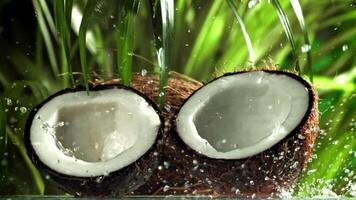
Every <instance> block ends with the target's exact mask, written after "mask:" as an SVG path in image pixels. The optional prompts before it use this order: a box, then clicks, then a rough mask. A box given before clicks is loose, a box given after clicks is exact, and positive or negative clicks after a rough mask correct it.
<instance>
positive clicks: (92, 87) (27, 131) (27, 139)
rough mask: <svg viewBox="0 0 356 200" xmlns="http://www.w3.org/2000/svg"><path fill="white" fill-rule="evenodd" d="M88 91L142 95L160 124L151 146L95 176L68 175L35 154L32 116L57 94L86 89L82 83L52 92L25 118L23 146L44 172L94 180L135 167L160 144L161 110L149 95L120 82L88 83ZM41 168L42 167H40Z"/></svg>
mask: <svg viewBox="0 0 356 200" xmlns="http://www.w3.org/2000/svg"><path fill="white" fill-rule="evenodd" d="M88 88H89V92H90V91H99V90H108V89H126V90H129V91H131V92H134V93H135V94H137V95H139V96H140V97H142V98H143V99H144V100H145V101H146V102H147V103H148V104H149V105H150V106H152V108H153V109H154V111H155V112H156V113H157V115H158V117H159V120H160V123H161V124H160V126H159V127H158V132H157V136H156V138H155V140H154V143H153V144H152V145H151V147H150V148H149V149H148V150H147V151H146V152H145V153H144V154H143V155H141V156H140V157H138V158H137V159H136V160H135V161H133V162H131V163H129V164H127V165H126V166H124V167H122V168H120V169H116V170H114V171H111V172H109V173H108V174H107V175H104V174H102V175H96V176H75V175H69V174H64V173H61V172H58V171H56V170H54V169H52V168H51V167H49V166H48V165H47V164H46V163H45V162H43V161H42V160H41V159H40V158H39V156H38V155H37V153H36V151H35V150H34V148H33V146H32V143H31V139H30V136H31V126H32V121H33V119H34V117H35V116H36V114H37V112H38V111H39V109H40V108H41V107H42V106H44V105H45V104H46V103H48V102H49V101H51V100H52V99H54V98H56V97H57V96H60V95H63V94H67V93H74V92H79V91H86V88H85V87H84V86H83V85H77V86H75V87H73V88H65V89H63V90H60V91H58V92H56V93H54V94H52V95H51V96H49V97H48V98H47V99H45V100H44V101H43V102H41V103H40V104H38V105H37V106H35V107H34V108H33V109H32V110H31V112H30V114H29V116H28V118H27V120H26V123H25V131H24V143H25V147H26V151H27V155H28V156H29V158H30V159H31V161H32V162H33V164H34V165H35V166H39V167H40V169H41V168H43V169H45V170H46V171H47V172H46V173H48V172H49V173H53V174H55V175H58V176H60V177H62V178H66V179H71V180H79V181H80V180H88V179H89V180H95V179H96V178H98V177H103V176H105V177H114V176H118V175H120V174H122V172H127V173H128V170H129V168H131V167H135V166H133V164H134V163H136V162H137V161H140V160H141V159H143V158H144V157H146V156H149V155H150V154H152V153H153V152H155V150H156V149H159V146H160V142H159V141H160V140H162V139H163V126H164V118H163V116H162V114H161V111H160V109H159V107H158V106H157V105H156V104H155V102H154V101H152V100H151V99H150V98H149V97H147V96H146V95H144V94H142V93H141V92H140V91H138V90H136V89H134V88H132V87H129V86H125V85H122V84H116V83H115V84H96V85H94V84H90V85H89V87H88ZM41 170H42V169H41Z"/></svg>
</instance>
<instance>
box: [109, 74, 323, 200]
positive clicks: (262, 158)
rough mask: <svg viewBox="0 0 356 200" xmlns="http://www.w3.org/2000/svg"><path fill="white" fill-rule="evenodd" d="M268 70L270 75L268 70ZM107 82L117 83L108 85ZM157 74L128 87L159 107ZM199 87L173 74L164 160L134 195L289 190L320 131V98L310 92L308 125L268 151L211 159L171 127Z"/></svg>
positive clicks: (264, 194)
mask: <svg viewBox="0 0 356 200" xmlns="http://www.w3.org/2000/svg"><path fill="white" fill-rule="evenodd" d="M269 71H274V70H270V69H269ZM110 82H115V80H114V81H110ZM158 84H159V78H158V76H157V75H152V74H150V75H145V76H142V75H139V74H137V75H134V76H133V81H132V87H133V88H135V89H137V90H139V91H140V92H142V93H143V94H145V95H147V96H148V97H149V98H151V99H152V100H153V101H155V102H157V96H158ZM202 86H203V84H201V83H199V82H197V81H194V80H192V79H190V78H187V77H185V76H183V75H181V74H179V73H176V72H171V73H170V77H169V81H168V86H167V88H166V105H165V106H164V109H162V114H163V116H164V119H165V131H164V138H165V139H164V141H165V147H164V151H163V155H162V156H163V159H162V162H161V164H160V166H159V167H158V169H155V172H154V174H153V175H152V177H151V178H150V179H149V180H148V181H147V182H146V184H145V185H143V186H141V187H140V188H138V189H137V190H136V191H134V192H132V193H130V194H131V195H132V194H135V195H209V196H219V197H221V196H230V197H231V196H234V197H276V196H277V197H278V196H279V195H280V193H281V192H282V191H286V190H287V191H288V190H290V189H291V188H292V187H293V186H294V185H295V183H296V182H297V180H298V177H299V176H300V175H301V173H302V171H303V169H305V167H306V165H307V163H308V161H309V159H310V157H311V155H312V149H313V144H314V141H315V138H316V136H317V132H318V119H319V114H318V105H317V103H318V96H317V93H316V92H315V89H314V88H313V87H311V91H312V93H313V100H312V104H313V105H312V109H311V112H310V114H309V116H308V117H307V120H306V122H305V123H304V124H302V125H301V126H300V127H299V128H298V129H297V130H296V131H295V132H293V133H291V134H289V135H288V136H287V137H286V138H284V139H283V140H282V141H280V142H279V143H277V144H276V145H274V146H273V147H272V148H270V149H268V150H266V151H264V152H262V153H260V154H257V155H255V156H252V157H249V158H246V159H238V160H221V159H211V158H208V157H205V156H203V155H200V154H198V153H196V152H195V151H193V150H192V149H190V148H189V147H188V146H187V145H185V144H184V143H183V141H182V140H181V139H180V138H179V136H178V133H177V132H176V131H175V128H174V117H175V115H176V114H177V112H178V111H179V109H180V107H181V106H182V104H183V103H184V101H185V100H186V99H187V98H188V97H189V96H190V95H191V94H192V93H193V92H194V91H196V90H197V89H199V88H200V87H202Z"/></svg>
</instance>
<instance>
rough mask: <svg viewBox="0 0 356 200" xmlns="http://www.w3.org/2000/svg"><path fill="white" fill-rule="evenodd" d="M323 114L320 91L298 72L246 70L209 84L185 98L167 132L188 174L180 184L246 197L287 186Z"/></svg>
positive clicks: (197, 191)
mask: <svg viewBox="0 0 356 200" xmlns="http://www.w3.org/2000/svg"><path fill="white" fill-rule="evenodd" d="M318 116H319V115H318V96H317V93H316V91H315V90H314V89H313V87H312V86H311V85H310V84H309V83H308V82H307V81H305V80H304V79H303V78H301V77H299V76H297V75H295V74H293V73H289V72H283V71H277V70H256V71H243V72H237V73H229V74H225V75H224V76H222V77H219V78H217V79H215V80H213V81H211V82H209V83H207V84H206V85H204V86H202V87H200V88H199V89H198V90H196V91H194V92H193V94H192V95H191V96H190V97H189V98H188V99H186V101H185V102H184V103H183V105H182V107H181V108H180V110H179V111H178V112H177V116H176V120H175V131H176V132H175V133H173V134H172V135H171V137H168V142H167V144H168V145H167V146H168V147H167V148H166V149H167V150H166V151H167V152H168V153H166V154H169V155H170V154H172V153H173V152H175V155H174V156H170V157H169V159H168V160H169V161H170V163H171V165H170V166H175V167H176V168H178V170H177V171H180V172H181V173H180V175H179V176H180V178H177V182H178V180H180V179H182V177H183V179H184V180H183V181H181V182H180V185H181V187H179V186H176V188H178V189H180V188H184V189H183V191H186V192H187V193H188V194H189V193H193V194H202V195H207V194H209V195H216V196H221V195H222V196H234V197H244V198H245V197H276V196H278V195H279V194H280V193H281V192H283V191H288V190H289V189H290V188H292V187H293V185H294V184H295V183H296V181H297V180H298V178H299V176H300V174H301V172H302V170H303V169H305V167H306V165H307V163H308V160H309V159H310V157H311V154H312V148H313V144H314V141H315V138H316V136H317V133H318V121H319V119H318ZM176 160H180V162H181V163H182V164H181V163H179V162H178V161H176ZM186 183H189V186H186ZM172 192H177V193H179V190H176V191H170V193H172ZM187 193H185V194H187ZM165 194H169V192H168V193H167V192H165Z"/></svg>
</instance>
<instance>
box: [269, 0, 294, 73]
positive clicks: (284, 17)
mask: <svg viewBox="0 0 356 200" xmlns="http://www.w3.org/2000/svg"><path fill="white" fill-rule="evenodd" d="M271 4H272V5H273V7H274V8H275V10H276V12H277V14H278V17H279V20H280V21H281V24H282V26H283V29H284V32H285V33H286V36H287V38H288V41H289V43H290V44H291V47H292V53H293V57H294V60H295V69H296V70H297V72H298V74H299V75H301V70H300V66H299V57H298V53H297V52H298V50H297V45H296V44H295V40H294V36H293V31H292V28H291V26H290V23H289V20H288V17H287V15H286V14H285V12H284V11H283V9H282V6H281V5H280V3H279V1H278V0H271Z"/></svg>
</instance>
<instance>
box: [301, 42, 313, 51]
mask: <svg viewBox="0 0 356 200" xmlns="http://www.w3.org/2000/svg"><path fill="white" fill-rule="evenodd" d="M301 50H302V52H303V53H306V52H308V51H310V50H311V46H310V45H308V44H304V45H303V46H302V47H301Z"/></svg>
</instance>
